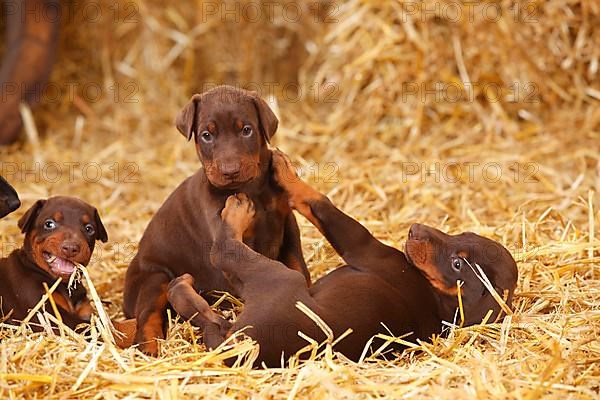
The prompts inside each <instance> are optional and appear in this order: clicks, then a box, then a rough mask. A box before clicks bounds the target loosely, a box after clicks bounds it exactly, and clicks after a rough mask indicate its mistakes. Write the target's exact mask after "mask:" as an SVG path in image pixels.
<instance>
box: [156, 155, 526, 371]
mask: <svg viewBox="0 0 600 400" xmlns="http://www.w3.org/2000/svg"><path fill="white" fill-rule="evenodd" d="M273 164H274V169H275V175H276V179H277V182H278V183H279V184H280V185H281V187H282V188H283V189H284V190H285V191H286V193H287V194H288V196H289V199H290V204H291V205H292V207H294V208H295V209H296V210H298V211H299V212H300V213H301V214H302V215H304V216H305V217H306V218H307V219H308V220H309V221H310V222H311V223H312V224H313V225H315V226H316V227H317V228H318V229H319V230H320V231H321V232H322V233H323V235H324V236H325V237H326V238H327V240H328V241H329V242H330V243H331V244H332V245H333V247H334V248H335V250H336V251H337V253H338V254H339V255H340V256H341V257H342V258H343V259H344V261H345V262H346V263H347V264H348V265H345V266H342V267H339V268H337V269H335V270H333V271H331V272H330V273H328V274H327V275H325V276H324V277H322V278H320V279H319V280H317V281H316V282H315V284H314V285H313V286H312V287H307V286H306V282H304V280H303V279H302V275H301V274H300V273H298V272H297V271H294V270H290V269H288V268H285V265H283V264H282V263H281V262H278V261H276V260H272V259H269V258H267V257H265V256H263V255H261V254H258V253H256V252H255V251H253V250H252V249H251V248H250V247H248V246H247V245H245V244H244V243H243V242H242V238H243V237H244V232H245V231H246V229H248V227H249V226H250V225H251V223H252V220H253V218H254V214H255V207H254V205H253V203H252V201H251V199H249V198H248V196H246V195H245V194H237V195H234V196H230V197H229V198H228V199H227V202H226V204H225V208H224V210H223V212H222V213H221V216H222V219H223V224H222V226H221V229H220V232H219V236H217V238H218V240H216V241H215V244H219V245H214V246H213V248H212V251H211V259H212V260H213V263H214V265H215V266H216V267H218V268H219V270H220V271H222V273H223V274H224V276H225V278H226V279H228V280H229V281H230V282H231V284H232V286H234V287H235V288H236V289H237V290H238V293H240V294H241V297H242V298H243V300H244V303H245V304H244V310H243V311H242V313H241V314H240V315H239V316H238V317H237V319H236V321H235V322H234V324H233V326H232V327H231V328H230V329H229V330H228V331H226V332H224V333H223V332H222V331H221V330H220V329H219V326H220V325H221V324H220V322H219V321H218V320H214V321H210V322H207V318H205V317H204V318H203V316H204V315H207V314H209V313H210V309H208V308H207V307H206V304H205V303H204V302H203V301H202V298H201V297H200V295H198V294H197V293H196V290H195V288H194V286H193V285H194V277H193V276H191V275H189V274H185V275H182V276H180V277H178V278H176V279H174V280H173V281H172V282H171V283H170V285H169V291H168V296H169V297H168V298H169V301H170V303H171V304H172V305H173V308H174V309H175V310H176V311H177V313H178V314H179V315H181V316H183V317H184V318H186V319H190V321H191V323H192V324H194V325H197V326H200V327H201V328H202V329H203V335H204V337H203V339H204V343H206V345H207V346H208V347H212V348H215V347H217V346H219V345H220V344H221V343H223V341H224V340H225V339H226V338H228V337H229V336H230V335H231V334H233V333H234V332H236V331H238V330H240V329H242V328H246V327H247V329H246V330H245V331H244V332H245V333H246V334H247V335H249V336H250V337H251V338H253V339H254V340H256V341H257V342H258V344H259V345H260V353H259V356H258V359H257V361H256V364H257V365H258V364H260V363H261V362H264V363H265V364H266V365H267V366H270V367H277V366H280V365H281V360H282V355H283V356H284V359H285V358H287V357H289V356H291V355H294V354H295V353H296V352H297V351H299V350H300V349H302V348H303V347H304V346H306V345H307V342H306V340H304V339H303V338H301V337H300V336H299V335H298V332H303V333H304V334H305V335H308V336H309V337H311V338H313V339H315V340H317V341H318V342H319V343H321V342H323V341H324V340H325V339H326V338H325V335H324V333H323V331H322V330H321V329H320V328H319V327H318V326H317V325H316V323H315V322H314V321H313V320H312V319H311V318H309V317H308V316H307V315H306V314H305V313H303V312H302V311H300V310H299V309H298V307H297V303H298V302H301V303H303V304H304V305H305V306H306V307H308V308H309V309H310V310H312V311H313V312H314V313H315V314H317V315H318V316H319V317H320V318H322V319H323V321H325V323H326V324H327V325H328V326H329V327H330V328H331V330H332V333H333V335H334V337H336V338H338V337H340V336H341V335H342V334H343V333H344V332H346V330H348V329H352V333H351V334H350V335H349V336H347V337H345V338H344V339H342V340H341V341H340V342H339V343H337V344H336V345H335V347H334V350H337V351H339V352H341V353H343V354H344V355H346V356H347V357H349V358H351V359H353V360H358V359H359V358H360V356H361V354H362V352H363V349H364V347H365V345H366V343H367V342H368V341H369V339H371V338H372V337H373V336H375V335H377V334H378V333H382V334H387V333H389V332H391V333H393V334H394V335H397V336H403V335H406V336H405V340H408V341H416V340H417V339H420V340H428V339H430V338H431V337H432V335H434V334H439V333H440V332H441V330H442V326H443V321H450V322H452V321H454V320H455V315H456V314H455V313H456V308H457V307H458V300H457V295H458V291H459V289H458V286H457V281H460V282H462V286H461V288H460V291H461V293H460V294H461V296H462V297H461V299H462V305H463V309H464V314H465V318H464V321H463V322H464V325H472V324H476V323H479V322H481V321H482V320H483V319H484V318H485V317H486V315H488V313H489V315H490V317H491V318H492V320H493V319H494V318H497V317H498V316H500V315H501V314H502V311H503V310H502V309H501V307H500V305H499V304H498V303H497V302H496V301H495V300H494V297H493V295H492V294H491V292H490V289H489V288H487V287H485V286H484V284H483V283H482V281H481V280H480V278H481V277H480V276H479V274H480V273H479V272H476V270H475V268H476V265H478V266H480V267H481V269H482V270H483V271H484V273H485V275H486V276H487V277H488V278H489V280H490V281H491V285H492V286H493V289H491V290H494V291H496V293H497V294H498V295H499V296H502V295H503V294H505V293H506V295H507V300H506V303H507V305H508V307H510V305H511V300H512V295H513V292H514V289H515V286H516V283H517V275H518V272H517V266H516V263H515V261H514V259H513V258H512V256H511V255H510V253H509V252H508V250H506V249H505V248H504V247H503V246H502V245H501V244H500V243H497V242H494V241H492V240H490V239H487V238H484V237H481V236H479V235H476V234H474V233H462V234H459V235H447V234H445V233H443V232H441V231H439V230H437V229H434V228H431V227H427V226H424V225H419V224H414V225H413V226H412V227H411V228H410V231H409V233H408V240H407V243H406V254H405V253H403V252H401V251H400V250H397V249H395V248H393V247H389V246H387V245H385V244H383V243H381V242H380V241H379V240H377V239H376V238H375V237H373V236H372V235H371V233H369V231H368V230H367V229H365V228H364V227H363V226H362V225H361V224H360V223H358V222H357V221H355V220H354V219H352V218H350V217H349V216H348V215H346V214H344V213H343V212H342V211H340V210H339V209H337V208H336V207H335V206H334V205H333V204H332V203H331V202H330V201H329V199H327V197H325V195H323V194H321V193H319V192H317V191H316V190H314V189H312V188H311V187H310V186H308V185H307V184H306V183H304V182H303V181H302V180H300V178H299V177H298V176H297V175H296V173H295V171H294V170H293V168H292V167H291V164H290V163H289V160H287V158H286V157H285V156H284V155H283V154H282V153H279V152H275V154H274V155H273ZM471 267H473V268H471ZM219 318H220V317H219ZM381 344H383V342H382V341H379V342H378V341H375V342H374V346H375V348H377V347H378V346H379V345H381ZM393 347H394V348H396V349H401V347H399V346H398V347H396V346H393ZM231 361H232V360H228V362H229V363H230V362H231Z"/></svg>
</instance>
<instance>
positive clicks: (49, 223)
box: [44, 219, 56, 231]
mask: <svg viewBox="0 0 600 400" xmlns="http://www.w3.org/2000/svg"><path fill="white" fill-rule="evenodd" d="M55 228H56V222H54V220H53V219H47V220H45V221H44V229H46V230H49V231H51V230H52V229H55Z"/></svg>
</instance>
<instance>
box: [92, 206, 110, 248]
mask: <svg viewBox="0 0 600 400" xmlns="http://www.w3.org/2000/svg"><path fill="white" fill-rule="evenodd" d="M94 220H95V221H96V228H97V229H98V232H96V240H100V241H101V242H102V243H106V242H108V233H107V232H106V228H105V227H104V224H103V223H102V220H101V219H100V214H99V213H98V210H97V209H95V208H94Z"/></svg>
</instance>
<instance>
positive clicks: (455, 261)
mask: <svg viewBox="0 0 600 400" xmlns="http://www.w3.org/2000/svg"><path fill="white" fill-rule="evenodd" d="M462 264H463V261H462V260H461V259H460V258H454V259H452V268H454V269H455V270H456V271H460V269H461V268H462Z"/></svg>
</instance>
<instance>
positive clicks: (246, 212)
mask: <svg viewBox="0 0 600 400" xmlns="http://www.w3.org/2000/svg"><path fill="white" fill-rule="evenodd" d="M255 212H256V211H255V208H254V203H253V202H252V200H250V198H249V197H248V196H247V195H246V194H244V193H238V194H236V195H233V196H229V197H228V198H227V201H226V202H225V208H224V209H223V212H222V213H221V218H222V219H223V222H225V223H226V224H227V225H228V226H229V227H230V228H231V230H232V231H233V233H234V236H235V237H236V238H238V239H241V237H242V235H243V234H244V232H245V231H246V229H248V226H250V223H252V219H253V218H254V214H255Z"/></svg>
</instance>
